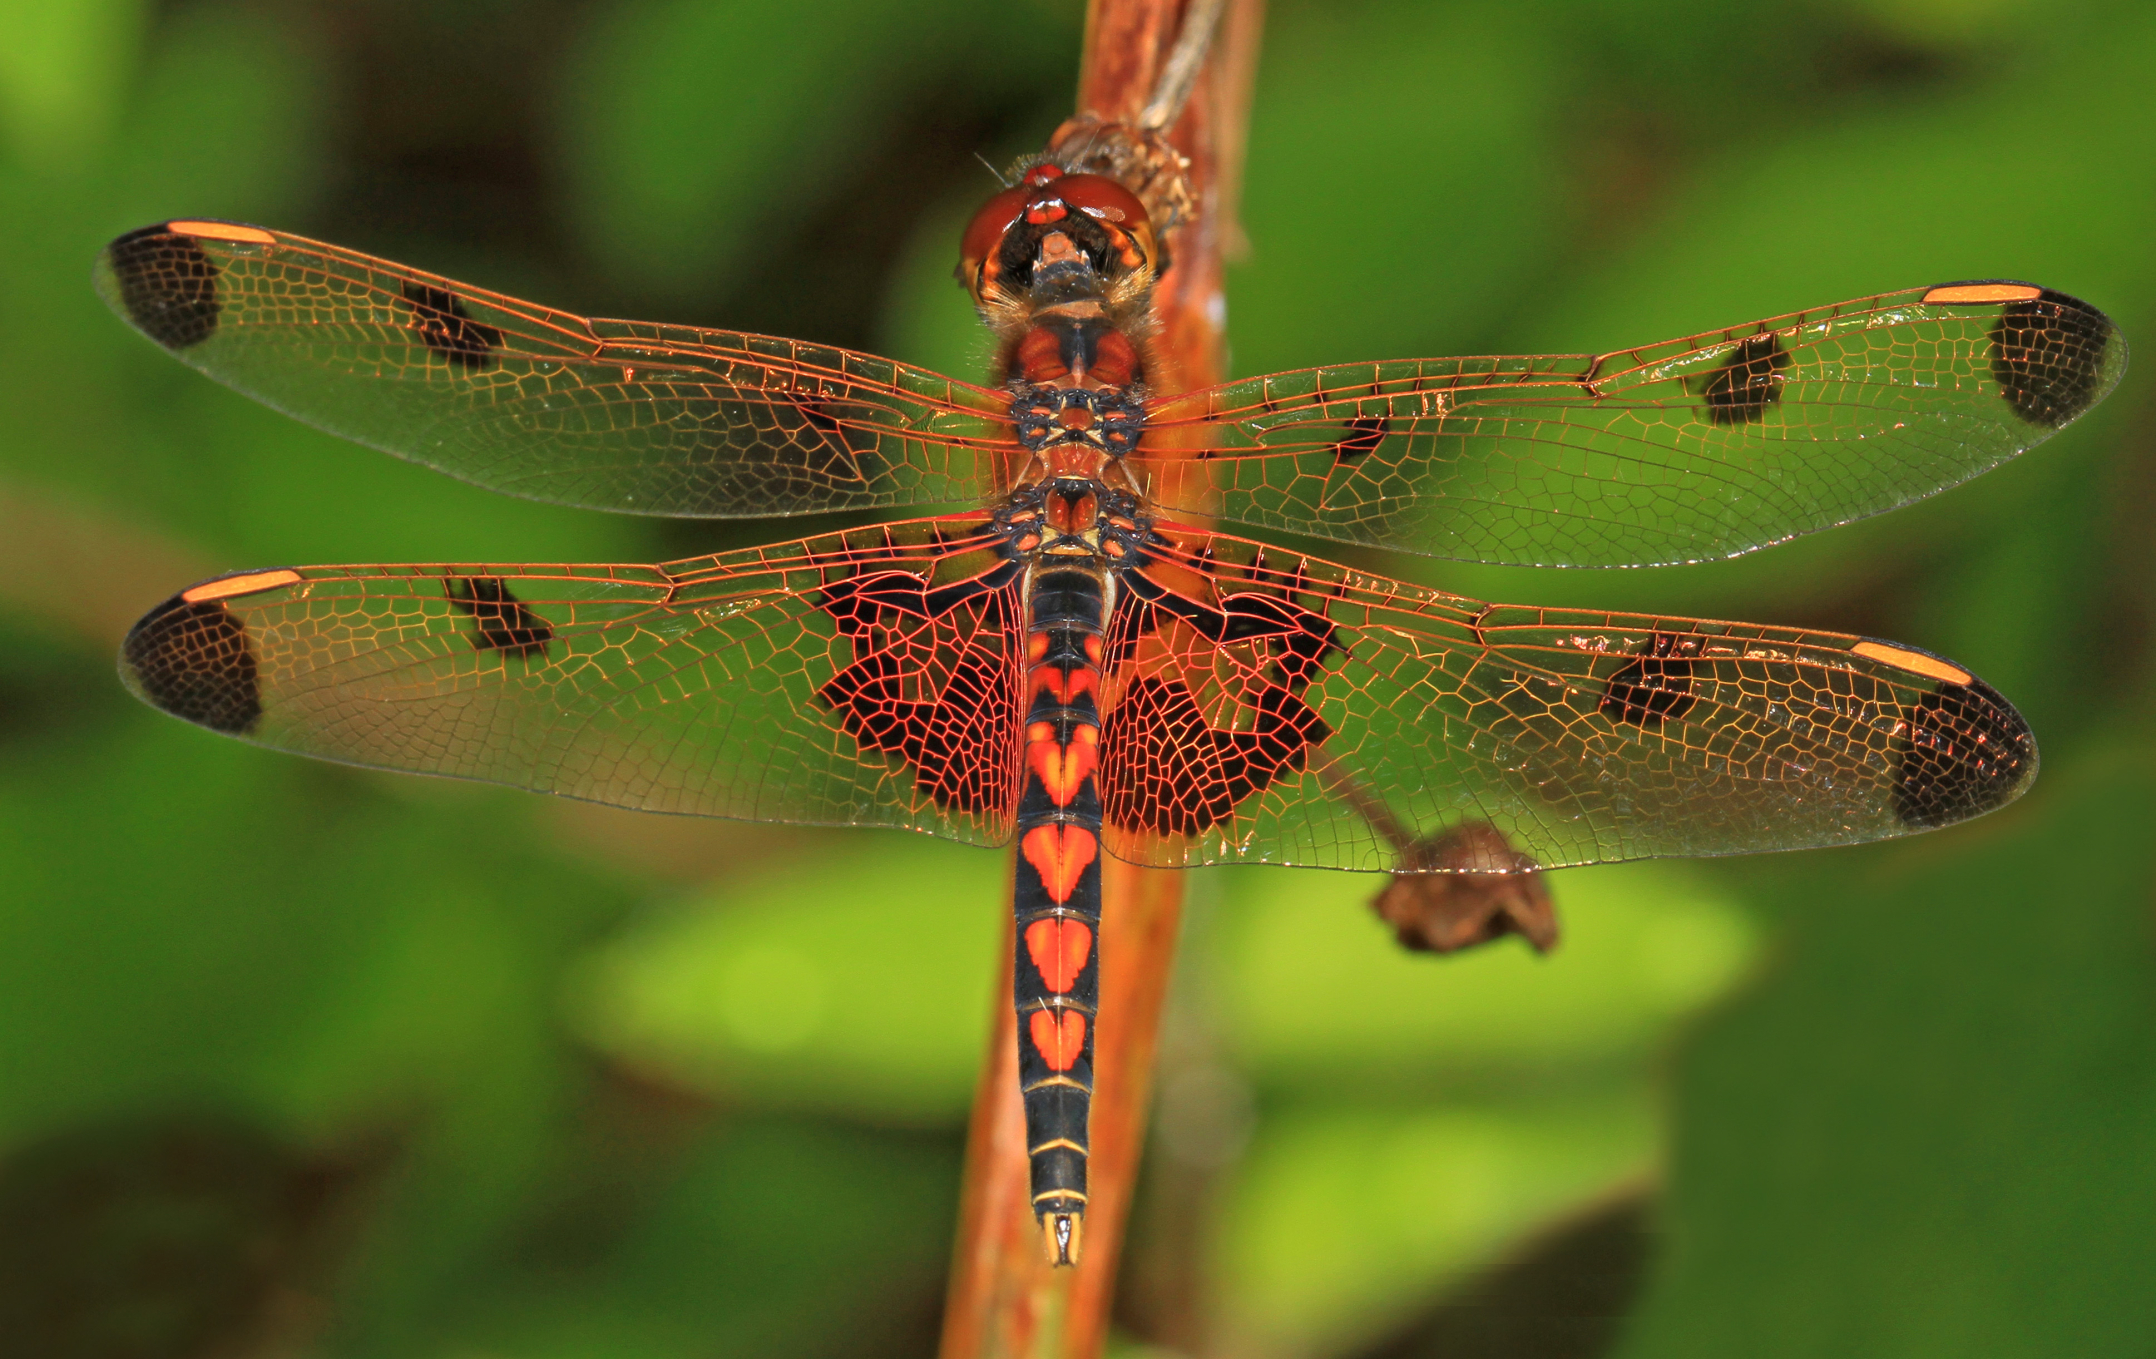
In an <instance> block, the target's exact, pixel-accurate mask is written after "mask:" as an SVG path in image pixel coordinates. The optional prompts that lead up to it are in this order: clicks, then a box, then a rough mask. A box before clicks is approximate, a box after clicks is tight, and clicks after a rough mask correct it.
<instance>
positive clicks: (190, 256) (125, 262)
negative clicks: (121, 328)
mask: <svg viewBox="0 0 2156 1359" xmlns="http://www.w3.org/2000/svg"><path fill="white" fill-rule="evenodd" d="M217 274H218V268H217V262H216V261H215V260H213V259H211V258H210V256H209V252H208V251H206V250H204V249H203V248H202V247H201V245H199V244H197V243H196V241H195V239H194V237H192V236H190V235H188V234H187V233H185V232H179V231H174V230H173V229H172V223H170V222H158V223H155V224H153V225H151V226H146V227H141V228H138V229H136V230H134V231H130V232H128V233H127V234H125V235H123V236H118V237H115V238H114V239H113V241H112V242H111V243H110V244H109V245H107V246H106V247H105V248H104V250H103V251H102V252H100V254H99V255H98V269H97V283H98V291H99V292H100V293H102V294H103V295H104V297H105V300H106V302H107V303H109V304H110V305H111V306H112V308H113V309H114V310H115V311H117V312H119V313H120V314H121V315H122V316H124V317H125V318H126V319H127V321H128V323H129V324H130V325H132V326H134V328H135V329H137V330H139V331H141V332H142V333H143V334H144V335H147V336H149V337H150V338H151V339H153V340H155V341H157V343H159V344H160V345H163V346H164V347H165V348H167V349H171V350H181V349H191V348H193V347H194V346H196V345H198V344H201V343H202V342H203V341H204V340H207V339H209V338H210V336H212V335H214V334H216V333H217V321H218V316H219V313H220V312H221V311H222V306H223V304H222V301H221V299H220V298H219V296H218V288H217Z"/></svg>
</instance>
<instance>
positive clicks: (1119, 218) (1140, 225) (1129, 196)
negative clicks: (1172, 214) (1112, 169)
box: [1056, 175, 1152, 232]
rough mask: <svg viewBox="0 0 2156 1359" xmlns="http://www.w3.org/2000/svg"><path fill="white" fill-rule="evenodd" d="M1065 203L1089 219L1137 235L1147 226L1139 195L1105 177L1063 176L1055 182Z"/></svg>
mask: <svg viewBox="0 0 2156 1359" xmlns="http://www.w3.org/2000/svg"><path fill="white" fill-rule="evenodd" d="M1056 192H1057V193H1058V194H1059V195H1061V196H1062V199H1063V201H1064V202H1065V203H1068V204H1070V205H1071V206H1072V207H1074V208H1076V209H1077V210H1078V211H1080V212H1082V213H1085V214H1086V215H1088V216H1090V217H1098V218H1099V219H1100V220H1102V221H1104V222H1108V223H1111V224H1112V225H1115V226H1119V227H1121V228H1122V229H1123V230H1125V231H1129V232H1137V231H1143V230H1145V229H1146V228H1148V227H1150V226H1151V225H1152V223H1151V222H1150V221H1149V220H1148V219H1147V218H1146V215H1145V206H1144V205H1143V204H1141V203H1140V202H1139V201H1138V196H1137V195H1136V194H1134V193H1132V192H1131V191H1130V190H1128V189H1126V188H1124V187H1123V186H1122V185H1120V184H1118V183H1116V182H1115V181H1114V180H1112V179H1110V178H1108V177H1107V176H1106V175H1065V176H1063V178H1061V179H1059V180H1057V181H1056Z"/></svg>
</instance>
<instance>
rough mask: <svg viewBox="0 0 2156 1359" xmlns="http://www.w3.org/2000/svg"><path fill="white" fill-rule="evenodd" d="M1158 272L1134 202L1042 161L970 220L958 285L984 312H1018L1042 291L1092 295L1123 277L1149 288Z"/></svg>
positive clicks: (1102, 180)
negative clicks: (1082, 290)
mask: <svg viewBox="0 0 2156 1359" xmlns="http://www.w3.org/2000/svg"><path fill="white" fill-rule="evenodd" d="M1161 267H1162V261H1161V258H1160V245H1159V241H1158V240H1157V238H1156V237H1155V235H1154V231H1153V222H1152V219H1151V217H1150V216H1148V215H1147V213H1146V210H1145V208H1144V206H1143V205H1142V204H1140V203H1139V202H1138V199H1137V196H1136V195H1135V194H1133V193H1131V191H1130V190H1128V189H1126V188H1124V187H1123V186H1122V185H1121V184H1119V183H1117V182H1116V181H1115V180H1113V179H1110V178H1108V177H1107V176H1106V175H1092V174H1069V173H1066V172H1065V171H1064V170H1063V168H1062V167H1061V166H1058V165H1056V164H1054V163H1053V162H1048V161H1044V162H1042V163H1041V164H1038V165H1035V166H1033V167H1032V168H1031V169H1029V170H1027V171H1026V173H1025V175H1024V177H1023V178H1022V179H1020V181H1019V182H1018V183H1017V184H1015V185H1013V186H1012V187H1011V188H1008V189H1005V190H1003V191H1002V192H1001V193H999V194H997V195H996V196H995V197H993V198H991V199H989V200H988V202H987V203H985V204H984V205H982V207H981V210H980V211H979V212H977V213H975V214H974V215H973V221H972V222H971V223H970V224H969V225H968V226H967V227H966V234H965V237H964V239H963V240H962V241H961V243H960V246H959V264H958V281H959V282H960V283H961V284H963V285H964V286H965V289H966V291H967V292H969V293H971V294H972V295H973V300H974V303H975V305H977V306H979V307H980V308H981V309H982V310H983V311H992V310H997V309H1003V308H1009V307H1012V306H1017V305H1022V304H1023V302H1024V300H1025V299H1026V298H1027V297H1028V295H1029V294H1033V295H1037V294H1038V292H1039V291H1040V289H1041V288H1042V286H1043V285H1047V286H1049V287H1051V288H1053V289H1054V290H1056V291H1057V292H1068V291H1069V290H1070V289H1071V288H1072V287H1073V286H1076V285H1077V284H1078V283H1079V282H1080V281H1081V280H1083V281H1084V283H1085V286H1087V287H1088V289H1089V290H1090V291H1093V292H1096V293H1097V292H1099V291H1100V290H1101V289H1102V287H1103V285H1104V284H1114V283H1117V282H1119V281H1121V280H1124V279H1127V278H1131V277H1137V278H1139V279H1141V280H1142V281H1143V283H1144V284H1150V282H1151V281H1152V277H1153V275H1154V274H1156V273H1158V272H1159V270H1160V268H1161ZM1088 276H1090V277H1088Z"/></svg>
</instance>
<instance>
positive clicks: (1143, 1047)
mask: <svg viewBox="0 0 2156 1359" xmlns="http://www.w3.org/2000/svg"><path fill="white" fill-rule="evenodd" d="M1202 3H1203V0H1193V4H1202ZM1193 4H1186V3H1185V2H1184V0H1092V4H1091V6H1090V8H1089V9H1088V11H1087V15H1086V48H1085V57H1084V64H1083V67H1082V69H1081V72H1080V75H1079V82H1078V92H1079V93H1078V116H1077V117H1076V118H1074V119H1073V120H1072V121H1071V122H1070V123H1067V124H1065V125H1064V127H1063V128H1062V129H1060V130H1059V131H1058V133H1057V136H1058V138H1059V139H1060V138H1063V137H1066V136H1072V137H1077V136H1083V135H1085V133H1084V130H1083V129H1084V128H1085V127H1086V126H1087V125H1092V126H1098V125H1100V124H1104V123H1121V124H1125V125H1127V126H1133V127H1135V126H1137V125H1138V124H1139V120H1140V118H1141V115H1142V114H1143V112H1144V111H1145V109H1146V106H1147V104H1148V101H1149V100H1151V99H1152V98H1153V96H1154V95H1155V93H1156V87H1157V86H1158V84H1159V82H1160V77H1161V74H1162V71H1163V69H1164V67H1165V66H1166V64H1167V62H1168V59H1169V55H1170V52H1171V50H1172V49H1173V47H1174V44H1175V41H1176V38H1177V36H1178V35H1179V33H1180V32H1181V31H1182V26H1183V20H1184V16H1185V12H1186V10H1187V9H1189V8H1192V7H1193ZM1261 15H1262V9H1261V5H1260V3H1259V0H1228V3H1227V6H1226V13H1225V14H1224V15H1223V17H1222V20H1221V23H1220V27H1219V30H1218V32H1217V34H1216V35H1215V37H1214V40H1213V44H1212V48H1211V52H1210V55H1209V57H1208V59H1207V60H1206V61H1205V63H1204V66H1203V67H1202V69H1201V71H1200V74H1199V76H1198V78H1197V82H1196V84H1195V87H1194V88H1193V89H1192V92H1191V96H1190V99H1189V102H1188V103H1187V104H1186V105H1185V106H1184V109H1183V112H1182V115H1181V117H1180V118H1178V119H1177V120H1176V121H1175V122H1174V123H1173V124H1172V125H1171V126H1170V127H1169V128H1168V129H1167V131H1168V141H1169V143H1170V144H1171V145H1172V146H1173V147H1174V148H1175V150H1176V151H1178V152H1180V153H1181V154H1182V155H1183V156H1184V157H1187V158H1188V162H1189V164H1188V169H1187V175H1188V178H1189V182H1190V188H1191V191H1192V195H1191V196H1192V200H1193V205H1194V208H1193V210H1192V211H1191V212H1190V214H1189V215H1188V216H1187V217H1186V218H1184V219H1183V220H1182V221H1180V222H1178V223H1177V226H1176V229H1175V231H1174V234H1173V236H1172V237H1171V243H1170V248H1171V249H1172V251H1173V255H1172V264H1171V266H1170V268H1169V269H1168V271H1167V273H1166V274H1164V275H1163V276H1162V278H1161V281H1160V284H1159V285H1158V287H1157V288H1156V291H1155V294H1154V299H1155V311H1156V314H1157V316H1158V317H1159V332H1158V349H1157V356H1158V358H1159V360H1160V363H1159V365H1158V367H1157V368H1156V369H1155V370H1154V372H1153V373H1152V375H1151V376H1152V382H1151V384H1150V385H1151V389H1152V391H1153V392H1154V393H1156V394H1160V395H1172V394H1174V393H1176V392H1179V391H1187V390H1189V389H1191V388H1194V387H1201V386H1206V385H1209V384H1211V383H1214V382H1218V381H1220V380H1221V378H1222V377H1223V376H1224V374H1223V354H1224V352H1225V350H1224V345H1223V336H1222V333H1221V321H1222V318H1223V317H1224V315H1225V307H1224V305H1223V304H1222V300H1221V298H1222V293H1221V282H1222V278H1221V253H1222V246H1223V243H1224V242H1227V241H1231V240H1234V239H1236V236H1235V230H1234V226H1233V203H1234V192H1235V187H1236V185H1237V183H1238V182H1239V179H1240V171H1241V159H1242V146H1243V126H1244V122H1245V117H1246V110H1247V106H1248V103H1249V89H1250V79H1251V76H1252V73H1253V72H1254V70H1255V67H1256V53H1257V36H1258V27H1259V22H1260V18H1261ZM1182 902H1183V880H1182V875H1181V874H1179V873H1176V872H1170V871H1162V870H1155V869H1144V868H1138V867H1135V866H1133V865H1130V864H1126V863H1123V862H1122V861H1120V860H1118V859H1115V858H1112V857H1110V858H1107V859H1106V860H1104V862H1103V864H1102V871H1101V939H1100V956H1101V1009H1100V1019H1099V1023H1098V1027H1097V1029H1096V1032H1095V1036H1094V1094H1093V1104H1092V1115H1091V1120H1090V1134H1091V1143H1092V1156H1091V1165H1090V1174H1089V1181H1090V1195H1091V1197H1090V1198H1089V1200H1088V1203H1087V1211H1086V1220H1085V1248H1084V1254H1083V1256H1082V1258H1081V1260H1080V1262H1079V1264H1078V1265H1077V1267H1076V1268H1073V1269H1055V1268H1053V1267H1051V1266H1050V1265H1049V1264H1048V1263H1047V1261H1046V1259H1045V1258H1044V1255H1043V1252H1042V1250H1041V1243H1040V1234H1039V1229H1038V1228H1037V1227H1036V1226H1035V1223H1034V1220H1033V1213H1032V1211H1031V1204H1030V1201H1029V1184H1028V1179H1027V1164H1026V1144H1025V1120H1024V1115H1023V1111H1022V1108H1021V1105H1020V1102H1019V1098H1018V1062H1017V1047H1018V1035H1017V1018H1016V1015H1015V1014H1014V1012H1013V1011H1012V1009H1011V1003H1010V986H1011V978H1010V967H1011V959H1012V957H1013V954H1014V949H1015V939H1014V938H1013V937H1012V934H1011V931H1012V929H1013V926H1011V925H1010V924H1009V923H1008V922H1006V925H1005V935H1004V942H1003V948H1002V958H1003V968H1002V977H1001V980H1000V981H999V983H998V990H997V993H996V997H995V1000H994V1005H995V1022H994V1024H993V1025H992V1033H991V1034H990V1037H989V1047H988V1052H987V1056H986V1061H985V1062H984V1064H983V1067H982V1073H981V1082H980V1088H979V1091H978V1092H977V1094H976V1095H975V1099H974V1107H973V1118H972V1123H971V1128H970V1133H969V1136H968V1142H967V1149H966V1175H965V1186H964V1190H963V1196H962V1199H961V1202H960V1208H959V1221H958V1239H957V1242H956V1243H955V1246H954V1248H953V1252H952V1269H951V1282H950V1291H949V1294H948V1301H947V1305H946V1310H945V1314H944V1329H943V1344H942V1349H941V1354H942V1357H943V1359H990V1357H991V1356H994V1357H995V1359H1051V1357H1053V1359H1094V1356H1097V1355H1099V1354H1100V1353H1101V1350H1102V1348H1103V1346H1104V1345H1105V1344H1106V1342H1107V1336H1108V1311H1109V1303H1110V1301H1111V1298H1112V1294H1113V1290H1114V1284H1115V1271H1116V1265H1117V1262H1118V1261H1119V1259H1120V1258H1121V1254H1122V1249H1121V1247H1122V1237H1123V1228H1124V1224H1125V1221H1126V1219H1127V1217H1128V1215H1129V1210H1130V1192H1131V1187H1132V1185H1133V1184H1134V1182H1135V1181H1136V1178H1137V1171H1138V1159H1139V1153H1140V1150H1141V1148H1142V1147H1143V1145H1144V1140H1145V1115H1146V1109H1147V1106H1148V1098H1149V1096H1150V1093H1151V1082H1152V1067H1153V1053H1154V1045H1155V1041H1156V1039H1157V1037H1158V1035H1159V1029H1160V1014H1161V1006H1162V1002H1163V1001H1164V999H1165V997H1166V995H1167V989H1168V978H1169V976H1170V975H1171V973H1172V972H1173V970H1174V961H1175V941H1176V934H1177V929H1178V927H1179V925H1180V923H1181V920H1182Z"/></svg>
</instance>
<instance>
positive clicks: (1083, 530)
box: [995, 476, 1149, 566]
mask: <svg viewBox="0 0 2156 1359" xmlns="http://www.w3.org/2000/svg"><path fill="white" fill-rule="evenodd" d="M1139 510H1140V507H1139V501H1138V497H1137V496H1135V495H1133V494H1132V493H1131V492H1129V491H1126V490H1121V489H1118V488H1116V487H1113V486H1110V485H1109V484H1108V483H1106V482H1104V481H1100V480H1098V479H1095V478H1091V477H1073V476H1051V477H1047V478H1044V479H1042V480H1040V481H1036V482H1033V483H1031V484H1029V485H1025V486H1021V487H1019V488H1018V489H1017V490H1015V491H1013V492H1012V493H1011V495H1010V498H1009V499H1008V500H1006V501H1005V502H1004V504H1003V506H1002V507H1001V508H1000V509H998V510H997V511H996V515H995V523H996V526H997V527H998V528H999V529H1001V530H1002V531H1003V533H1004V534H1005V535H1006V537H1007V539H1008V540H1009V543H1010V550H1011V551H1012V552H1013V553H1014V554H1015V555H1018V556H1023V557H1030V558H1033V559H1035V560H1039V559H1042V558H1063V559H1080V560H1083V561H1087V562H1091V563H1097V564H1101V565H1107V566H1118V565H1128V564H1131V563H1134V562H1137V561H1139V560H1141V555H1142V554H1141V549H1142V547H1143V544H1144V541H1145V538H1146V535H1147V530H1148V528H1149V521H1148V520H1147V519H1146V518H1145V517H1144V516H1143V515H1142V514H1141V513H1140V512H1139Z"/></svg>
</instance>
